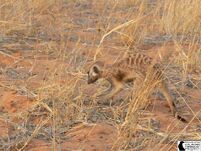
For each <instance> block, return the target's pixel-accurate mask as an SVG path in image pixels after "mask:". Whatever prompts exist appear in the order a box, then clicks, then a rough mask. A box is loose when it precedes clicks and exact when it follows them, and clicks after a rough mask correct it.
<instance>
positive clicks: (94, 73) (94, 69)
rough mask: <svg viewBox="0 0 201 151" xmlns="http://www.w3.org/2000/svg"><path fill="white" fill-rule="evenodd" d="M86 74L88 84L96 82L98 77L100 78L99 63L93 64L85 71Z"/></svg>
mask: <svg viewBox="0 0 201 151" xmlns="http://www.w3.org/2000/svg"><path fill="white" fill-rule="evenodd" d="M87 74H88V81H87V83H88V84H91V83H94V82H96V81H97V80H98V79H100V78H101V66H100V64H99V63H95V64H93V65H92V66H91V67H90V69H89V71H88V72H87Z"/></svg>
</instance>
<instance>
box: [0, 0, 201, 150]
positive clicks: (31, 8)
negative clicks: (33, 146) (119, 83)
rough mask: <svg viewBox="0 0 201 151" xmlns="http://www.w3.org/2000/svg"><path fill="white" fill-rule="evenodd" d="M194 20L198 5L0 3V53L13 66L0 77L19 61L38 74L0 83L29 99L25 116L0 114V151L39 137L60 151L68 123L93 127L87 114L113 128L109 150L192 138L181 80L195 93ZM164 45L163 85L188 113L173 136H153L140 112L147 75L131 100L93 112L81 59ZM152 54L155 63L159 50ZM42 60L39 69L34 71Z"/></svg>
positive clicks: (198, 30) (172, 0)
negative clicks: (0, 124)
mask: <svg viewBox="0 0 201 151" xmlns="http://www.w3.org/2000/svg"><path fill="white" fill-rule="evenodd" d="M86 14H87V15H89V16H90V17H91V18H92V19H91V18H90V17H87V15H86ZM200 14H201V1H200V0H165V1H160V0H143V1H142V0H122V1H113V0H110V1H104V0H103V1H100V2H97V1H94V0H90V1H86V0H76V1H68V0H63V1H62V0H57V1H55V0H49V1H48V2H47V1H46V0H40V1H39V0H26V1H25V0H19V1H15V0H1V1H0V49H1V50H0V52H1V55H3V56H5V57H8V58H10V59H12V60H14V61H13V63H12V64H9V65H5V67H3V65H2V73H3V74H6V71H7V69H8V68H15V67H16V65H18V64H20V63H22V62H23V61H24V62H26V63H27V64H29V65H28V68H26V69H27V70H28V73H29V75H32V74H34V72H35V70H36V69H37V68H39V69H40V72H37V74H38V75H37V76H38V77H39V78H38V79H37V80H36V81H37V82H38V83H40V86H39V87H37V88H33V87H31V81H32V79H33V78H34V77H32V76H30V77H29V78H27V79H26V80H24V81H23V80H22V81H21V83H20V85H21V86H22V87H24V88H25V89H22V87H20V86H19V84H18V83H17V82H15V80H13V81H14V82H11V84H10V83H9V85H5V84H4V83H0V85H1V87H4V88H6V90H8V89H9V90H10V89H11V90H14V91H16V92H19V91H23V92H24V93H25V94H26V95H27V96H28V95H31V97H32V100H33V101H32V103H33V105H32V106H31V107H29V108H28V109H26V110H23V111H20V112H15V113H2V112H1V113H0V118H1V119H3V121H5V122H6V123H7V124H8V125H10V126H9V127H11V130H10V129H8V135H7V137H4V138H0V150H3V149H4V150H24V149H26V147H28V146H29V144H30V143H31V141H32V139H33V138H43V139H45V140H47V141H48V142H50V143H51V149H52V150H60V148H61V146H62V142H63V141H65V139H66V138H65V137H66V136H65V135H64V133H66V132H68V131H69V130H70V129H71V128H72V127H73V126H74V125H75V124H76V123H79V122H86V123H89V122H97V121H98V120H94V116H95V118H97V119H99V121H101V122H109V123H112V124H113V125H114V126H116V127H117V128H118V130H119V135H118V139H117V141H116V142H114V145H113V150H119V149H122V150H131V149H134V150H147V148H146V146H148V147H153V146H154V148H153V149H152V150H170V149H171V147H173V146H174V145H175V143H176V141H177V140H180V139H186V140H191V139H192V140H200V139H201V133H200V131H199V133H198V131H196V130H193V128H192V127H193V121H194V120H198V121H199V123H200V118H199V116H200V114H201V113H200V111H196V112H194V111H193V109H192V108H191V107H190V105H189V104H188V103H189V100H187V99H186V98H185V97H184V96H183V95H182V94H181V93H182V92H181V90H182V88H183V86H184V85H185V82H186V81H190V82H191V84H192V85H193V86H192V87H195V88H196V89H198V90H199V91H200V89H201V86H200V81H201V79H200V77H199V76H200V73H201V67H200V59H201V54H200V52H201V50H200V45H201V21H200V20H201V15H200ZM82 15H83V16H82ZM82 17H83V18H82ZM87 19H88V20H87ZM93 19H94V20H96V22H95V21H94V20H93ZM83 31H87V32H83ZM88 31H89V33H88ZM82 32H83V33H82ZM90 32H91V33H93V34H91V33H90ZM85 34H86V35H85ZM169 44H171V47H172V49H173V50H172V51H168V53H167V54H168V57H167V60H165V62H164V64H165V65H166V66H167V76H168V80H169V81H170V83H171V85H173V86H174V88H173V91H174V92H175V93H176V94H175V95H176V96H179V98H180V100H178V101H179V102H180V103H182V104H184V105H185V106H186V108H187V109H188V110H189V112H188V113H187V114H188V115H189V114H190V115H193V116H192V118H191V119H190V121H189V123H188V124H187V125H186V126H185V127H184V128H183V129H182V130H181V131H179V132H178V133H175V132H173V129H174V128H172V129H168V128H167V129H168V130H167V131H160V130H155V129H154V127H153V126H150V123H149V122H150V121H151V120H152V114H151V113H150V112H148V113H147V114H146V109H145V110H143V111H142V110H141V108H142V106H143V107H144V106H147V105H148V104H149V98H148V97H149V96H150V94H151V92H152V91H153V88H154V85H155V84H153V82H152V80H151V79H152V77H151V76H150V77H148V78H146V79H147V81H144V84H143V85H142V87H141V88H139V89H137V90H136V91H134V93H133V94H132V98H131V99H125V101H124V102H123V103H121V104H120V105H114V106H109V107H105V108H106V109H105V108H104V109H105V110H104V109H102V110H103V111H102V110H101V111H100V110H98V108H101V105H97V104H96V102H97V100H93V99H92V98H90V96H88V95H87V94H88V93H85V91H86V90H85V89H86V88H85V87H86V71H85V66H87V64H88V61H89V60H92V59H93V60H98V59H99V58H104V57H105V58H106V59H107V56H108V55H110V56H111V54H112V55H113V50H114V52H115V53H116V54H118V55H117V56H116V57H117V58H118V56H120V55H122V54H124V53H125V50H126V51H127V48H128V47H129V48H132V49H131V51H132V50H137V51H142V50H143V48H146V47H147V46H148V47H150V48H152V47H157V48H159V49H160V47H161V48H162V47H165V46H167V45H169ZM108 49H109V50H108ZM19 50H20V51H21V56H20V57H19V58H16V57H15V56H13V53H15V52H17V51H19ZM27 51H28V52H27ZM155 54H156V53H155ZM157 54H159V55H158V56H159V57H160V55H161V52H160V51H159V52H157ZM115 59H116V58H115ZM39 61H40V62H41V66H40V65H39V63H40V62H39ZM43 61H44V62H43ZM48 62H49V63H50V65H47V66H48V70H46V69H45V68H43V67H42V66H43V65H44V64H48ZM44 66H45V65H44ZM150 83H151V84H150ZM29 97H30V96H28V98H29ZM128 100H129V101H128ZM128 102H129V103H128ZM0 105H2V104H1V103H0ZM99 111H100V112H99ZM95 113H97V115H95ZM103 115H104V118H103V117H102V116H103ZM16 119H18V120H16ZM35 120H36V121H37V122H34V121H35ZM19 121H20V122H19ZM143 122H145V123H143ZM147 122H148V123H147ZM175 123H177V124H179V122H175ZM177 124H176V125H175V127H176V126H177ZM167 127H168V125H167ZM187 129H189V130H188V131H187ZM138 134H139V137H137V136H138ZM141 134H142V135H143V136H141ZM133 136H134V137H133ZM140 136H141V137H140ZM144 136H145V137H144ZM122 140H123V141H122ZM161 146H162V147H161Z"/></svg>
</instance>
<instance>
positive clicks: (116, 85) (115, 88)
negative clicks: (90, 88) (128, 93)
mask: <svg viewBox="0 0 201 151" xmlns="http://www.w3.org/2000/svg"><path fill="white" fill-rule="evenodd" d="M111 83H112V84H111V91H110V92H108V93H107V94H105V95H104V98H105V99H111V98H112V97H113V96H114V95H115V94H117V93H118V92H119V91H121V89H122V88H123V83H122V82H120V81H117V80H113V81H112V82H111Z"/></svg>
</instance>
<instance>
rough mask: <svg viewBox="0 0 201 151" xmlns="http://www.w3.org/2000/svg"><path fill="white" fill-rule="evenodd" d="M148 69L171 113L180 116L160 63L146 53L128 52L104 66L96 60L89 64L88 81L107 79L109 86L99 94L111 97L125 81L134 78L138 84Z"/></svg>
mask: <svg viewBox="0 0 201 151" xmlns="http://www.w3.org/2000/svg"><path fill="white" fill-rule="evenodd" d="M96 68H97V69H98V70H99V72H98V73H97V72H96V73H95V72H94V69H96ZM149 69H151V70H149ZM148 70H149V74H150V73H151V75H153V80H154V81H158V84H157V88H159V89H160V91H161V92H162V93H163V95H164V96H165V98H166V100H167V102H168V105H169V107H170V109H171V112H172V114H173V115H174V116H177V118H181V117H179V116H178V115H177V111H176V106H175V104H174V101H173V98H172V96H171V94H170V92H169V89H168V86H167V83H166V82H165V81H164V75H163V68H162V67H161V64H159V63H155V62H154V60H153V59H152V58H150V57H149V56H147V55H144V54H141V53H133V54H128V55H127V56H126V57H125V58H123V59H122V60H120V61H118V62H116V63H115V64H113V65H112V66H108V67H104V64H103V63H101V62H96V63H94V64H93V65H92V66H91V68H90V70H89V72H88V83H94V82H96V81H97V80H98V79H100V78H104V79H106V80H108V81H109V82H110V84H111V87H110V88H109V89H108V90H107V91H105V92H104V93H103V94H101V95H100V96H104V97H106V98H112V97H113V96H114V95H115V94H117V93H118V92H119V91H120V90H121V89H122V88H123V86H124V83H125V82H127V81H131V80H134V82H135V84H136V85H140V84H141V83H142V82H143V79H145V77H146V75H147V73H148ZM180 120H181V119H180Z"/></svg>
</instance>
